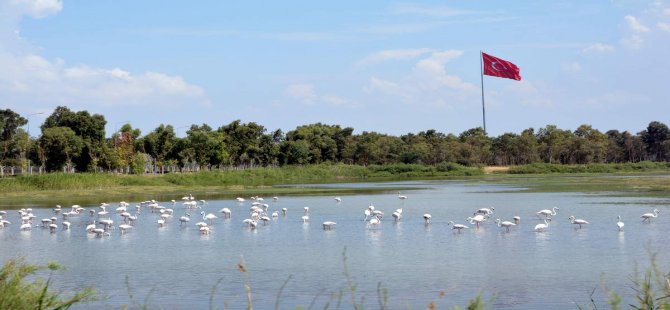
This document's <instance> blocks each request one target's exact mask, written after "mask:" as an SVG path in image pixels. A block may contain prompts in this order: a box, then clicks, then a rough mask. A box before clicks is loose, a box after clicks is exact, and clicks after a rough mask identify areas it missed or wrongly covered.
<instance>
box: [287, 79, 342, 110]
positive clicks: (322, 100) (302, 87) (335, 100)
mask: <svg viewBox="0 0 670 310" xmlns="http://www.w3.org/2000/svg"><path fill="white" fill-rule="evenodd" d="M284 95H285V96H287V97H289V98H291V99H295V100H298V102H299V103H301V104H305V105H317V104H325V105H331V106H352V105H354V103H353V102H352V101H350V100H348V99H345V98H342V97H340V96H337V95H333V94H325V95H320V94H318V93H317V92H316V90H315V89H314V85H312V84H307V83H297V84H291V85H289V86H287V87H286V89H285V90H284Z"/></svg>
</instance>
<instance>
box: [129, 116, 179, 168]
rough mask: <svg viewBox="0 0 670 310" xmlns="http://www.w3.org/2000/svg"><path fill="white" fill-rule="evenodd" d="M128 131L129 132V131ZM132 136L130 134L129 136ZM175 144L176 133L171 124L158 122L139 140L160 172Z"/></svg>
mask: <svg viewBox="0 0 670 310" xmlns="http://www.w3.org/2000/svg"><path fill="white" fill-rule="evenodd" d="M129 133H130V132H129ZM131 138H132V136H131ZM176 144H177V135H176V134H175V131H174V128H172V125H167V126H166V125H164V124H160V125H159V126H158V127H157V128H156V129H154V131H152V132H150V133H149V134H148V135H146V136H145V137H144V138H142V139H141V140H140V145H141V146H142V149H143V150H144V152H145V153H146V154H149V155H150V156H151V157H152V158H153V159H154V160H155V161H156V165H157V166H159V167H160V169H161V173H164V172H165V166H166V165H167V161H168V160H170V159H171V158H170V155H171V154H174V152H173V149H174V147H175V145H176Z"/></svg>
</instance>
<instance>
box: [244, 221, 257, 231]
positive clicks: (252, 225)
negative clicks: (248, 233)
mask: <svg viewBox="0 0 670 310" xmlns="http://www.w3.org/2000/svg"><path fill="white" fill-rule="evenodd" d="M242 223H244V224H245V225H247V226H249V227H250V228H252V229H253V228H256V225H258V222H256V220H254V219H244V221H242Z"/></svg>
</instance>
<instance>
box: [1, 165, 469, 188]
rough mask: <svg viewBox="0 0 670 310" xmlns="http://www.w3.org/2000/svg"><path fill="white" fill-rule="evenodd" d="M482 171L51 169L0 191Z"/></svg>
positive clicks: (11, 181) (6, 182) (12, 180)
mask: <svg viewBox="0 0 670 310" xmlns="http://www.w3.org/2000/svg"><path fill="white" fill-rule="evenodd" d="M477 174H481V170H480V169H479V168H473V167H464V166H461V165H458V164H444V165H440V166H436V167H435V166H424V165H403V164H396V165H383V166H380V165H372V166H367V167H366V166H357V165H344V164H332V165H330V164H321V165H307V166H286V167H281V168H267V167H259V168H252V169H243V170H226V171H207V172H197V173H170V174H163V175H116V174H105V173H77V174H66V173H48V174H38V175H29V176H18V177H6V178H1V179H0V191H2V192H18V191H40V190H88V189H100V188H114V187H130V186H145V187H152V186H153V187H160V186H162V187H168V186H172V187H174V186H182V187H197V186H219V187H221V186H270V185H275V184H295V183H323V182H338V181H362V180H371V179H374V180H381V179H392V178H407V177H436V176H445V177H448V176H457V175H477Z"/></svg>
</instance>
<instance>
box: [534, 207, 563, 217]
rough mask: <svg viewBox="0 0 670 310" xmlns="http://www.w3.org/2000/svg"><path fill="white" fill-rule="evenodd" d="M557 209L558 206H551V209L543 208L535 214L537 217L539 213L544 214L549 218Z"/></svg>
mask: <svg viewBox="0 0 670 310" xmlns="http://www.w3.org/2000/svg"><path fill="white" fill-rule="evenodd" d="M558 210H559V208H558V207H553V208H551V210H548V209H544V210H540V211H537V213H536V214H537V216H538V217H540V215H544V217H545V218H549V217H550V216H554V215H556V212H557V211H558Z"/></svg>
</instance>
